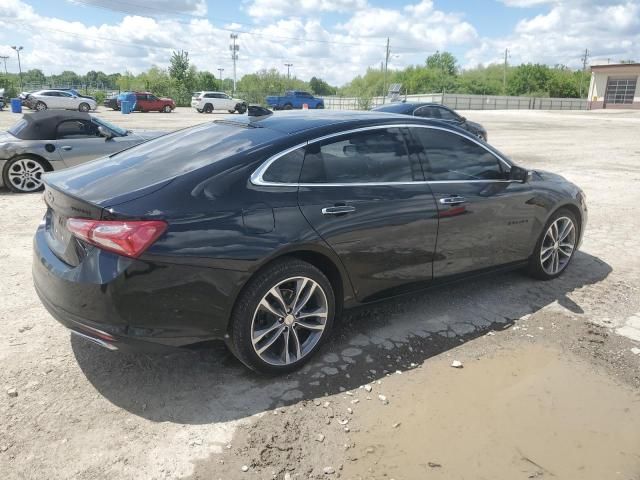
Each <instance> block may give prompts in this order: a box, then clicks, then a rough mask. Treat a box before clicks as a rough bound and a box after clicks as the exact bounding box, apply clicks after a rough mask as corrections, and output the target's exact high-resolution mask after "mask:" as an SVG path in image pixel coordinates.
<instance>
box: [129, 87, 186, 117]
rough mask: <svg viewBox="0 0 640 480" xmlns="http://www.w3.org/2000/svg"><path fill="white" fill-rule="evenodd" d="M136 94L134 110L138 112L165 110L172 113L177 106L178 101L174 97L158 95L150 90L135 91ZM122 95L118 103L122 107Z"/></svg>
mask: <svg viewBox="0 0 640 480" xmlns="http://www.w3.org/2000/svg"><path fill="white" fill-rule="evenodd" d="M133 93H134V94H135V96H136V104H135V107H134V109H133V110H134V111H137V112H164V113H171V112H173V111H174V110H175V108H176V102H175V101H174V100H173V99H172V98H168V97H157V96H156V95H154V94H153V93H149V92H133ZM121 95H122V94H121ZM121 95H118V99H117V105H118V110H119V109H120V103H121V99H120V98H121Z"/></svg>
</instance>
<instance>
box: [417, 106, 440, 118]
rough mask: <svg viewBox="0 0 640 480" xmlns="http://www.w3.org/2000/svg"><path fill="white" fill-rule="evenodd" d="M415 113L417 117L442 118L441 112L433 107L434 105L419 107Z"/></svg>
mask: <svg viewBox="0 0 640 480" xmlns="http://www.w3.org/2000/svg"><path fill="white" fill-rule="evenodd" d="M413 114H414V115H415V116H416V117H423V118H440V112H439V111H438V109H437V108H433V107H428V106H427V107H419V108H417V109H416V110H415V111H414V112H413Z"/></svg>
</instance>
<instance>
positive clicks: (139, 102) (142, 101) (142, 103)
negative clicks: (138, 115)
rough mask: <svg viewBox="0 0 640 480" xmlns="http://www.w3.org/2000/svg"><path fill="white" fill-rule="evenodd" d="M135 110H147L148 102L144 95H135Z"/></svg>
mask: <svg viewBox="0 0 640 480" xmlns="http://www.w3.org/2000/svg"><path fill="white" fill-rule="evenodd" d="M136 110H139V111H141V112H142V111H145V112H146V111H148V110H149V100H148V96H147V95H146V94H136Z"/></svg>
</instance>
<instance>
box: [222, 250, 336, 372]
mask: <svg viewBox="0 0 640 480" xmlns="http://www.w3.org/2000/svg"><path fill="white" fill-rule="evenodd" d="M311 286H313V287H314V289H311V288H310V287H311ZM296 288H300V290H299V291H298V292H299V293H298V295H296V294H295V292H296ZM272 291H278V292H280V298H282V299H283V300H284V302H285V303H286V304H287V306H290V305H291V304H292V303H293V304H294V307H293V311H291V310H289V312H290V313H289V314H286V312H284V308H282V307H281V306H280V305H284V304H283V303H280V302H279V301H278V300H277V297H276V296H275V295H273V294H272V293H271V292H272ZM308 292H312V293H311V294H310V296H309V298H306V295H308ZM305 299H306V301H305ZM296 300H297V302H298V305H297V306H296V305H295V302H296ZM263 302H267V303H268V304H269V305H270V310H268V309H267V308H265V307H263V306H262V305H264V303H263ZM300 305H302V306H300ZM298 307H299V308H300V310H299V314H300V315H303V314H304V315H305V317H300V318H298V317H297V315H295V313H294V312H295V311H296V308H298ZM281 312H282V314H283V315H282V316H280V315H275V313H281ZM316 312H318V313H320V312H323V313H322V315H310V314H313V313H316ZM334 315H335V296H334V292H333V288H332V286H331V283H330V282H329V280H328V279H327V277H326V276H325V275H324V274H323V273H322V272H321V271H320V270H318V269H317V268H316V267H315V266H313V265H311V264H309V263H307V262H303V261H301V260H298V259H295V258H283V259H280V260H277V261H276V262H274V263H273V264H271V265H270V266H268V267H267V268H266V269H264V270H263V271H261V272H259V273H258V274H257V275H256V276H255V277H254V278H252V279H251V280H250V281H249V283H248V284H247V286H246V287H245V288H244V290H243V291H242V292H241V294H240V295H239V296H238V299H237V300H236V304H235V307H234V310H233V313H232V315H231V321H230V335H229V340H228V345H229V347H230V349H231V351H232V352H233V353H234V355H235V356H236V357H237V358H238V359H239V360H240V361H241V362H242V363H244V364H245V365H246V366H247V367H249V368H251V369H252V370H255V371H257V372H260V373H266V374H270V375H276V374H283V373H288V372H292V371H294V370H297V369H298V368H300V367H302V366H303V365H304V364H305V363H306V362H307V361H309V359H310V358H311V357H312V356H313V354H314V353H315V352H316V351H317V350H318V348H320V346H321V345H322V343H323V342H324V341H325V340H326V339H327V337H328V336H329V335H330V332H331V328H332V326H333V320H334ZM323 316H324V317H325V318H322V317H323ZM256 331H262V332H263V334H262V335H261V336H260V337H261V338H256V337H259V336H258V335H256ZM296 339H297V342H296ZM287 342H288V343H287ZM254 343H255V346H254ZM287 346H288V354H287V353H285V352H286V351H287ZM259 351H260V353H258V352H259Z"/></svg>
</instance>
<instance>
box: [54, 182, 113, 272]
mask: <svg viewBox="0 0 640 480" xmlns="http://www.w3.org/2000/svg"><path fill="white" fill-rule="evenodd" d="M43 197H44V201H45V203H46V204H47V213H46V214H45V217H44V218H45V238H46V241H47V245H49V248H51V251H52V252H53V253H54V254H55V255H56V256H57V257H58V258H59V259H60V260H62V261H63V262H65V263H67V264H68V265H71V266H74V267H75V266H77V265H79V264H80V262H82V260H83V259H84V257H85V256H86V254H87V251H88V249H89V248H93V247H90V246H87V245H86V244H85V243H83V242H81V241H80V240H78V239H77V238H75V237H74V236H73V235H72V234H71V232H69V230H68V229H67V220H68V219H69V218H71V217H82V218H92V219H95V220H98V219H100V218H101V217H102V211H103V209H102V207H100V206H97V205H93V204H91V203H89V202H86V201H84V200H80V199H78V198H75V197H73V196H71V195H68V194H65V193H63V192H61V191H59V190H56V189H55V188H52V187H51V186H49V185H46V186H45V191H44V195H43Z"/></svg>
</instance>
